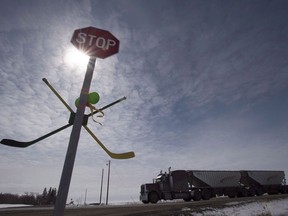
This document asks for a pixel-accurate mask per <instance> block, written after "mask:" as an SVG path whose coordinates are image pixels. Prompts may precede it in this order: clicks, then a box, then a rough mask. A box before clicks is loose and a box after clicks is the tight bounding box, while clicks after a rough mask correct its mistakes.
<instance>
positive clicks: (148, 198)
mask: <svg viewBox="0 0 288 216" xmlns="http://www.w3.org/2000/svg"><path fill="white" fill-rule="evenodd" d="M278 193H283V194H284V193H288V185H286V180H285V174H284V171H260V170H259V171H258V170H240V171H220V170H218V171H213V170H174V171H171V168H169V169H168V173H167V172H165V173H163V172H162V171H161V172H160V174H159V175H158V176H157V177H156V179H153V183H147V184H142V185H141V188H140V201H142V202H143V203H144V204H147V203H149V202H150V203H157V202H158V201H160V200H174V199H183V200H184V201H191V200H194V201H199V200H209V199H210V198H213V197H218V196H228V197H230V198H234V197H246V196H261V195H263V194H278Z"/></svg>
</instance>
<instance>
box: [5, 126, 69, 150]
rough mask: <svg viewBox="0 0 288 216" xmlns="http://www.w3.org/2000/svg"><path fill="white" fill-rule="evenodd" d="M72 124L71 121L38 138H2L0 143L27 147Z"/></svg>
mask: <svg viewBox="0 0 288 216" xmlns="http://www.w3.org/2000/svg"><path fill="white" fill-rule="evenodd" d="M71 125H72V124H70V123H69V124H67V125H64V126H63V127H60V128H58V129H56V130H54V131H52V132H50V133H48V134H45V135H44V136H41V137H39V138H37V139H35V140H32V141H29V142H19V141H16V140H11V139H2V140H1V142H0V143H1V144H3V145H7V146H12V147H19V148H26V147H28V146H30V145H33V144H35V143H37V142H39V141H41V140H43V139H45V138H47V137H49V136H51V135H53V134H55V133H58V132H60V131H62V130H64V129H66V128H68V127H70V126H71Z"/></svg>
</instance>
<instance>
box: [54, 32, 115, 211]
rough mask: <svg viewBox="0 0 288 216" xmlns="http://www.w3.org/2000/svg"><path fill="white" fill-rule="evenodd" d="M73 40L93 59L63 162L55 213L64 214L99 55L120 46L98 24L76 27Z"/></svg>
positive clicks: (85, 79) (112, 51) (109, 53)
mask: <svg viewBox="0 0 288 216" xmlns="http://www.w3.org/2000/svg"><path fill="white" fill-rule="evenodd" d="M71 43H72V44H73V45H74V46H75V47H76V48H78V49H79V50H81V51H84V53H86V54H87V55H89V56H90V59H89V63H88V65H87V70H86V74H85V78H84V82H83V86H82V89H81V94H80V102H79V106H78V107H77V111H76V116H75V120H74V124H73V128H72V132H71V136H70V141H69V145H68V149H67V153H66V158H65V162H64V166H63V171H62V176H61V180H60V185H59V189H58V194H57V199H56V204H55V209H54V216H62V215H63V214H64V209H65V206H66V200H67V196H68V191H69V186H70V182H71V176H72V171H73V166H74V161H75V156H76V151H77V146H78V141H79V138H80V132H81V127H82V122H83V119H84V112H85V108H86V103H87V95H88V94H89V90H90V84H91V80H92V77H93V71H94V67H95V62H96V57H98V58H102V59H103V58H106V57H108V56H111V55H113V54H116V53H117V52H118V50H119V40H118V39H117V38H115V37H114V36H113V35H112V34H111V33H110V32H108V31H105V30H101V29H97V28H94V27H87V28H83V29H78V30H75V31H74V34H73V37H72V39H71ZM88 132H89V131H88Z"/></svg>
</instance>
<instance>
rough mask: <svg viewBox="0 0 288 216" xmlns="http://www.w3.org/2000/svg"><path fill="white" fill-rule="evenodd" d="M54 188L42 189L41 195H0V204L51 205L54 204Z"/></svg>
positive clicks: (26, 193)
mask: <svg viewBox="0 0 288 216" xmlns="http://www.w3.org/2000/svg"><path fill="white" fill-rule="evenodd" d="M56 196H57V191H56V188H52V187H50V188H49V190H47V188H44V190H43V192H42V194H37V193H28V192H25V193H24V194H22V195H19V194H10V193H0V204H26V205H51V204H55V202H56Z"/></svg>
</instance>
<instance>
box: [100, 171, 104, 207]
mask: <svg viewBox="0 0 288 216" xmlns="http://www.w3.org/2000/svg"><path fill="white" fill-rule="evenodd" d="M103 175H104V169H103V168H102V176H101V189H100V201H99V205H101V202H102V188H103Z"/></svg>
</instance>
